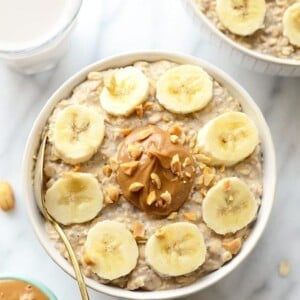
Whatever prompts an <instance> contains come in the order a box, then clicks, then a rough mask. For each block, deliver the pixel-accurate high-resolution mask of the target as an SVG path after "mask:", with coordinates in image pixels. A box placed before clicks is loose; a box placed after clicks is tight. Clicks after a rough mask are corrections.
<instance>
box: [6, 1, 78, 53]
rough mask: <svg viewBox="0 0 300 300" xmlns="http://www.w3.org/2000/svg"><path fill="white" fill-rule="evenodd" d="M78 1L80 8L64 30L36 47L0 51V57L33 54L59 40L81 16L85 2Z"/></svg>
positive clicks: (60, 30) (61, 29)
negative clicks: (79, 15)
mask: <svg viewBox="0 0 300 300" xmlns="http://www.w3.org/2000/svg"><path fill="white" fill-rule="evenodd" d="M77 1H78V4H77V5H78V6H77V7H76V9H75V12H74V14H73V15H72V17H71V18H70V19H69V21H67V22H66V24H65V25H64V26H63V27H62V28H60V29H59V30H58V31H57V32H55V33H54V34H53V35H51V36H50V37H49V38H48V39H47V40H45V41H43V42H41V43H39V44H37V45H35V46H31V47H27V48H24V49H18V50H1V49H0V55H22V54H31V53H33V52H36V51H37V50H39V49H42V48H44V47H45V46H47V45H48V44H50V43H51V42H52V41H54V40H56V39H57V38H59V37H60V36H62V35H63V34H64V33H65V32H66V31H67V30H68V29H69V28H70V27H71V26H72V24H73V23H74V21H75V20H76V18H77V16H78V14H79V11H80V8H81V6H82V2H83V0H77Z"/></svg>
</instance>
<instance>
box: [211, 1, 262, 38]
mask: <svg viewBox="0 0 300 300" xmlns="http://www.w3.org/2000/svg"><path fill="white" fill-rule="evenodd" d="M216 10H217V14H218V17H219V19H220V21H221V23H222V24H223V25H224V26H225V27H226V28H227V29H228V30H230V31H231V32H232V33H235V34H238V35H241V36H247V35H251V34H253V33H254V32H255V31H256V30H258V29H260V28H262V27H263V26H264V19H265V14H266V1H265V0H217V6H216Z"/></svg>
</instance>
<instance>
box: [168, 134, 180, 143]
mask: <svg viewBox="0 0 300 300" xmlns="http://www.w3.org/2000/svg"><path fill="white" fill-rule="evenodd" d="M178 139H179V137H178V135H175V134H171V135H170V140H171V142H172V143H173V144H177V142H178Z"/></svg>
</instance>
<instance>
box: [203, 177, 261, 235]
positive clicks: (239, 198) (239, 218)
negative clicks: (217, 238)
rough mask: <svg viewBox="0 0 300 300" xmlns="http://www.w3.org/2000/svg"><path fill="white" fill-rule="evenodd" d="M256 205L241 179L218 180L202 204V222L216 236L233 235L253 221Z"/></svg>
mask: <svg viewBox="0 0 300 300" xmlns="http://www.w3.org/2000/svg"><path fill="white" fill-rule="evenodd" d="M257 209H258V203H257V201H256V200H255V198H254V196H253V194H252V193H251V191H250V189H249V187H248V186H247V185H246V183H245V182H243V181H242V180H241V179H239V178H236V177H229V178H224V179H222V180H220V181H219V182H218V183H217V184H216V185H215V186H213V187H212V188H211V189H210V190H209V191H208V192H207V194H206V196H205V198H204V200H203V203H202V214H203V220H204V222H205V223H206V224H207V226H208V227H209V228H211V229H212V230H213V231H215V232H216V233H218V234H226V233H235V232H236V231H238V230H240V229H242V228H243V227H245V226H247V225H248V224H249V223H250V222H251V221H253V220H254V218H255V216H256V213H257Z"/></svg>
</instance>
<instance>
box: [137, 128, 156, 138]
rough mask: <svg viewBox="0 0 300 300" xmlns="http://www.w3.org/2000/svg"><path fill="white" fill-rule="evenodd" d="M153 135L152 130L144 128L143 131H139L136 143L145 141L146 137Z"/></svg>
mask: <svg viewBox="0 0 300 300" xmlns="http://www.w3.org/2000/svg"><path fill="white" fill-rule="evenodd" d="M152 133H153V129H152V128H151V127H150V128H146V129H145V130H143V131H141V132H140V133H139V135H138V137H137V140H138V141H143V140H145V139H146V138H147V137H148V136H150V135H151V134H152Z"/></svg>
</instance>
